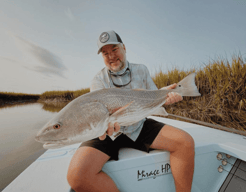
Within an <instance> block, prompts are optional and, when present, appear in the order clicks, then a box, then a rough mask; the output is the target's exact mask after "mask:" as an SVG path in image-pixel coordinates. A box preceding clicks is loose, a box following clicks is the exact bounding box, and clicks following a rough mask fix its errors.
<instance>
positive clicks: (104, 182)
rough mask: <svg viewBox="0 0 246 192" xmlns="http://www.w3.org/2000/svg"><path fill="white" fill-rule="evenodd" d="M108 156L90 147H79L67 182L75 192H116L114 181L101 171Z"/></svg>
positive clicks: (71, 163)
mask: <svg viewBox="0 0 246 192" xmlns="http://www.w3.org/2000/svg"><path fill="white" fill-rule="evenodd" d="M109 158H110V157H109V156H108V155H107V154H105V153H103V152H101V151H99V150H97V149H95V148H92V147H87V146H84V147H80V148H79V149H78V150H77V151H76V152H75V154H74V156H73V158H72V160H71V162H70V165H69V168H68V174H67V180H68V183H69V184H70V186H71V187H72V189H74V190H75V191H76V192H79V191H83V192H87V191H88V192H89V191H93V192H97V191H98V192H99V191H102V192H105V191H107V192H111V191H112V192H113V191H114V192H116V191H117V192H118V191H119V190H118V189H117V187H116V185H115V183H114V181H113V180H112V179H111V178H110V177H109V176H108V175H107V174H106V173H104V172H103V171H102V167H103V166H104V164H105V163H106V162H107V161H108V160H109Z"/></svg>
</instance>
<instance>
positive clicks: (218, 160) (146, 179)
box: [3, 116, 246, 192]
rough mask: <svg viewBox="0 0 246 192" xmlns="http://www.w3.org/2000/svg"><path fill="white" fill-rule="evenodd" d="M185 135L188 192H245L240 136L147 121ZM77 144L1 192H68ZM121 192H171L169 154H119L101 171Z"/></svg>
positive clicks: (245, 143) (48, 154) (245, 154)
mask: <svg viewBox="0 0 246 192" xmlns="http://www.w3.org/2000/svg"><path fill="white" fill-rule="evenodd" d="M149 118H153V119H155V120H157V121H160V122H163V123H165V124H168V125H171V126H174V127H177V128H180V129H182V130H185V131H186V132H188V133H189V134H190V135H191V136H192V137H193V138H194V141H195V169H194V176H193V183H192V192H245V191H246V136H245V135H240V134H235V133H232V132H227V131H224V130H218V129H214V128H210V127H208V126H203V125H198V124H193V123H188V122H183V121H179V120H174V119H169V118H163V117H156V116H150V117H149ZM79 146H80V143H78V144H74V145H70V146H66V147H63V148H59V149H49V150H47V151H45V152H44V154H42V155H41V156H40V157H39V158H38V159H37V160H36V161H34V162H33V163H32V164H31V165H30V166H29V167H27V168H26V169H25V170H24V171H23V172H22V173H21V174H20V175H19V176H18V177H17V178H16V179H15V180H13V181H12V182H11V183H10V184H9V185H8V186H7V187H6V188H5V189H4V190H3V192H17V191H25V192H63V191H64V192H68V191H70V186H69V184H68V182H67V179H66V177H67V170H68V166H69V163H70V161H71V158H72V156H73V154H74V153H75V151H76V149H77V148H78V147H79ZM102 170H103V171H104V172H106V173H107V174H108V175H109V176H110V177H111V178H112V179H113V180H114V182H115V183H116V185H117V187H118V188H119V190H120V191H121V192H175V185H174V179H173V176H172V171H171V165H170V153H169V152H168V151H164V150H152V151H150V153H146V152H142V151H139V150H136V149H130V148H122V149H120V151H119V160H118V161H114V160H110V161H108V162H107V163H106V164H105V165H104V167H103V169H102Z"/></svg>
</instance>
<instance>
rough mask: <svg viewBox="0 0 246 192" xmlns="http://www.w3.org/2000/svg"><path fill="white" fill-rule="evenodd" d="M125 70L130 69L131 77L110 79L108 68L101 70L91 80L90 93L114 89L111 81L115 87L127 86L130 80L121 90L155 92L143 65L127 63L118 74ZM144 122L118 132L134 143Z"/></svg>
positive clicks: (124, 76) (113, 77)
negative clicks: (147, 90)
mask: <svg viewBox="0 0 246 192" xmlns="http://www.w3.org/2000/svg"><path fill="white" fill-rule="evenodd" d="M127 68H129V69H130V73H131V75H123V76H117V77H115V76H112V75H111V78H110V77H109V71H108V68H107V67H105V68H103V69H102V70H101V71H99V72H98V73H97V74H96V76H95V77H94V78H93V80H92V82H91V88H90V91H91V92H92V91H95V90H99V89H103V88H115V87H116V86H115V85H114V84H113V82H112V79H113V81H114V83H116V84H117V85H120V84H127V83H128V82H130V79H131V82H130V83H129V84H128V85H126V86H123V87H121V89H149V90H157V87H156V85H155V83H154V82H153V80H152V79H151V77H150V74H149V70H148V69H147V67H146V66H145V65H142V64H133V63H129V62H127V64H126V66H125V68H124V69H122V70H121V71H119V72H118V74H122V73H124V72H125V71H126V69H127ZM116 74H117V73H116ZM145 120H146V119H143V120H141V121H139V122H137V123H135V124H133V125H131V126H127V127H124V126H121V128H120V131H121V132H122V133H124V134H126V135H127V136H128V137H129V138H131V139H132V140H133V141H136V139H137V138H138V136H139V134H140V132H141V130H142V127H143V124H144V122H145Z"/></svg>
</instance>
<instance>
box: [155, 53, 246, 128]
mask: <svg viewBox="0 0 246 192" xmlns="http://www.w3.org/2000/svg"><path fill="white" fill-rule="evenodd" d="M191 72H196V74H197V75H196V85H197V87H198V89H199V92H200V93H201V94H202V96H201V97H194V98H192V97H186V98H184V100H183V101H181V102H179V103H176V104H173V105H170V106H166V107H165V108H166V110H167V112H168V113H172V114H176V115H180V116H183V117H189V118H192V119H196V120H200V121H204V122H208V123H213V124H219V125H222V126H225V127H233V128H236V129H238V130H244V131H245V130H246V64H245V63H244V62H243V59H242V57H241V56H237V57H233V58H232V59H231V61H228V60H217V61H213V62H210V63H209V64H207V65H204V67H203V68H200V69H197V70H195V69H194V70H191V71H179V70H177V69H173V70H172V71H168V73H163V72H162V71H161V70H160V71H159V72H157V73H156V74H155V76H154V77H153V80H154V82H155V84H156V85H157V87H158V88H161V87H164V86H167V85H170V84H172V83H176V82H178V81H180V80H181V79H183V78H184V77H185V76H186V75H188V74H189V73H191Z"/></svg>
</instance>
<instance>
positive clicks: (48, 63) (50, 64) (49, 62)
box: [15, 36, 67, 78]
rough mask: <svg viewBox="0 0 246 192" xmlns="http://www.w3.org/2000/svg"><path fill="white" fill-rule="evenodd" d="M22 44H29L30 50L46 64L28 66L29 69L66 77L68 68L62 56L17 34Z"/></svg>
mask: <svg viewBox="0 0 246 192" xmlns="http://www.w3.org/2000/svg"><path fill="white" fill-rule="evenodd" d="M15 37H16V38H17V39H18V40H19V41H20V42H21V43H22V44H24V45H25V46H27V48H28V51H29V52H30V53H31V54H32V55H33V56H34V57H35V58H36V59H37V60H38V61H40V63H42V64H43V65H44V66H36V67H32V68H30V67H26V68H27V69H30V70H33V71H36V72H40V73H42V74H45V75H48V76H51V75H57V76H60V77H63V78H65V76H64V74H63V73H64V72H65V71H66V70H67V68H66V67H65V65H64V64H63V62H62V60H61V58H59V57H58V56H56V55H55V54H54V53H52V52H50V51H49V50H47V49H44V48H42V47H40V46H38V45H35V44H33V43H30V42H29V41H26V40H25V39H23V38H21V37H19V36H15Z"/></svg>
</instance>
